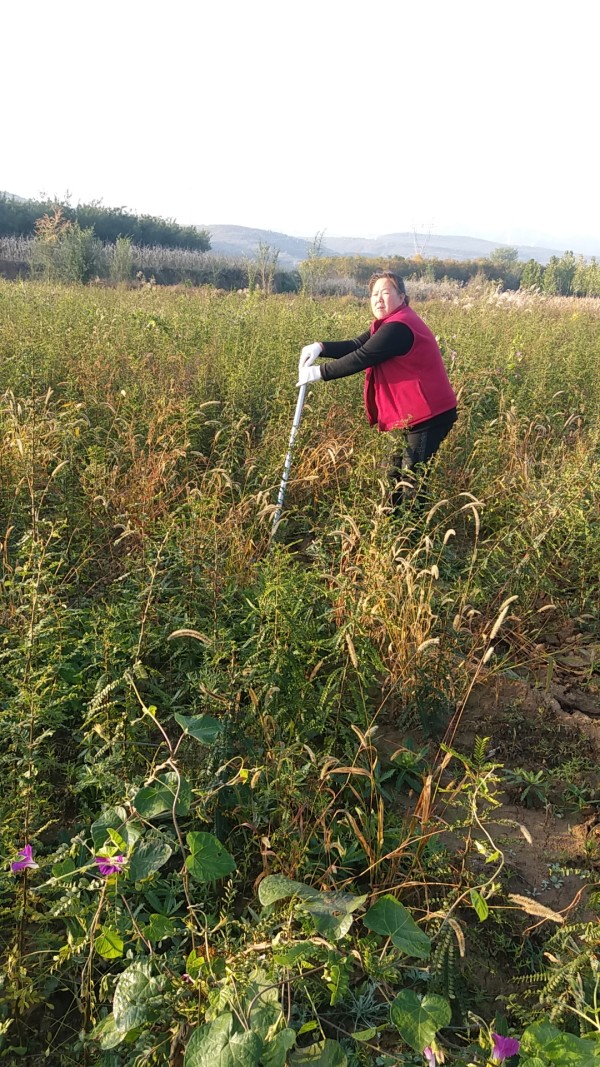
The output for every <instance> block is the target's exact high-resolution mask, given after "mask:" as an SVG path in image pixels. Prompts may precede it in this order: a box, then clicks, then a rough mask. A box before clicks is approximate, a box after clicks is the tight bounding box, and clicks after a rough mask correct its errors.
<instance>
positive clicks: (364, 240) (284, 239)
mask: <svg viewBox="0 0 600 1067" xmlns="http://www.w3.org/2000/svg"><path fill="white" fill-rule="evenodd" d="M202 229H207V230H208V231H209V232H210V234H211V248H212V250H213V252H220V253H221V255H224V256H250V257H252V256H254V255H255V254H256V251H257V249H258V245H259V243H260V242H263V243H264V244H268V245H271V247H274V248H278V249H279V262H280V264H281V266H283V267H295V266H297V265H298V263H299V262H300V261H301V260H302V259H306V256H307V255H308V249H309V246H310V244H311V242H310V241H308V240H305V239H304V238H301V237H292V236H290V235H289V234H286V233H278V232H277V231H274V230H259V229H251V228H249V227H247V226H227V225H203V226H202ZM502 247H507V246H505V245H502V244H501V243H499V242H498V241H486V240H484V239H483V238H478V237H460V236H450V237H448V236H443V235H441V234H418V233H417V234H415V233H412V232H405V233H388V234H383V235H382V236H380V237H328V238H327V244H326V245H325V244H324V245H323V246H322V247H321V254H322V255H324V256H336V255H338V256H352V255H357V256H375V257H376V256H406V257H411V256H414V255H415V254H417V253H419V254H420V255H422V256H424V257H426V258H428V259H430V258H433V257H436V258H437V259H456V260H467V259H486V258H487V257H488V256H490V255H491V253H492V252H494V250H495V249H496V248H502ZM516 247H517V246H516ZM518 248H519V259H521V260H523V261H526V260H528V259H535V260H537V261H538V263H542V264H546V263H548V262H549V260H550V257H551V256H553V255H555V256H559V257H560V256H562V254H563V252H564V249H555V248H538V247H534V246H529V245H521V246H518Z"/></svg>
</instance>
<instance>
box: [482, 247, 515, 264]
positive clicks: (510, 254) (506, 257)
mask: <svg viewBox="0 0 600 1067" xmlns="http://www.w3.org/2000/svg"><path fill="white" fill-rule="evenodd" d="M489 258H490V261H491V262H492V263H493V264H494V266H495V267H514V266H515V264H516V263H517V262H518V259H519V249H518V248H514V247H513V246H512V245H502V246H501V247H499V248H495V249H494V251H493V252H492V253H491V255H490V257H489Z"/></svg>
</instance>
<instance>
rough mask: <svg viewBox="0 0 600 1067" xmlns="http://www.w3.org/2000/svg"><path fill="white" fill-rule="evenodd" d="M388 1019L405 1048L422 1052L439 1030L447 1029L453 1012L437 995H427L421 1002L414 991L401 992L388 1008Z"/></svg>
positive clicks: (445, 1001) (443, 999) (444, 1000)
mask: <svg viewBox="0 0 600 1067" xmlns="http://www.w3.org/2000/svg"><path fill="white" fill-rule="evenodd" d="M390 1018H391V1020H392V1022H393V1024H394V1026H395V1027H396V1029H397V1030H398V1031H399V1033H400V1036H401V1037H402V1038H403V1039H404V1040H405V1041H406V1043H407V1045H410V1046H411V1048H414V1049H416V1051H417V1052H422V1051H423V1049H424V1048H426V1047H427V1045H430V1044H431V1042H432V1041H433V1040H434V1038H435V1035H436V1034H437V1032H438V1030H441V1029H442V1027H443V1026H448V1023H449V1022H450V1019H451V1018H452V1009H451V1007H450V1005H449V1003H448V1001H447V1000H446V998H445V997H440V996H438V995H437V993H426V994H425V996H424V997H423V999H422V1000H421V999H420V998H419V997H418V996H417V994H416V993H415V992H414V990H412V989H403V990H402V992H401V993H399V994H398V996H397V997H396V999H395V1000H394V1001H393V1003H392V1005H391V1007H390Z"/></svg>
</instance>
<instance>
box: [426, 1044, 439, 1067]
mask: <svg viewBox="0 0 600 1067" xmlns="http://www.w3.org/2000/svg"><path fill="white" fill-rule="evenodd" d="M423 1055H424V1057H425V1059H426V1060H427V1067H435V1065H436V1063H437V1060H436V1058H435V1052H434V1051H433V1049H432V1047H431V1045H427V1048H424V1049H423Z"/></svg>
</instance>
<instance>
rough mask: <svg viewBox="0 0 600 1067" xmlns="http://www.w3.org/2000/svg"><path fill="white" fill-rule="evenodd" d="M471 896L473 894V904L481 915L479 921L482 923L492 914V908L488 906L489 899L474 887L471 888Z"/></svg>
mask: <svg viewBox="0 0 600 1067" xmlns="http://www.w3.org/2000/svg"><path fill="white" fill-rule="evenodd" d="M470 896H471V904H472V905H473V907H474V908H475V911H476V912H477V915H478V917H479V922H480V923H482V922H485V920H486V919H487V917H488V915H489V914H490V909H489V908H488V905H487V901H486V900H484V898H483V897H482V895H481V893H479V892H478V891H477V890H476V889H472V890H471V893H470Z"/></svg>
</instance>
